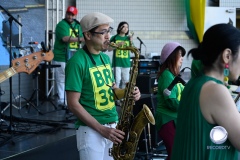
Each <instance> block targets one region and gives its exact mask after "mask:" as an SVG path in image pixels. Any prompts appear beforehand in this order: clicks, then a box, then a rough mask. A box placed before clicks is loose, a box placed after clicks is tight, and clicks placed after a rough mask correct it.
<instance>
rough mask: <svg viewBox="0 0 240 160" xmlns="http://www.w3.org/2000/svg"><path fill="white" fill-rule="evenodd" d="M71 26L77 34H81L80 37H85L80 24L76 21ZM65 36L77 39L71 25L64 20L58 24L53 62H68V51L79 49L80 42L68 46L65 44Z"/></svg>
mask: <svg viewBox="0 0 240 160" xmlns="http://www.w3.org/2000/svg"><path fill="white" fill-rule="evenodd" d="M71 25H72V27H73V28H74V29H75V32H76V33H77V34H79V37H83V35H82V28H81V26H80V24H79V23H77V22H76V21H74V22H73V23H71ZM65 36H71V37H76V35H75V34H74V32H73V30H72V29H71V27H70V25H69V23H68V22H67V21H66V20H64V19H63V20H62V21H60V22H59V23H58V24H57V26H56V29H55V43H54V49H53V53H54V58H53V60H55V61H59V62H66V61H67V56H68V55H67V49H76V50H78V49H79V42H71V43H68V44H67V43H65V42H63V41H62V38H63V37H65Z"/></svg>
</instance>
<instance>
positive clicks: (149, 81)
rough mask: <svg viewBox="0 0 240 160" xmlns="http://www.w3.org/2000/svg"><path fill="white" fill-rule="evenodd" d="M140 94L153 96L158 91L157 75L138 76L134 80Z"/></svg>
mask: <svg viewBox="0 0 240 160" xmlns="http://www.w3.org/2000/svg"><path fill="white" fill-rule="evenodd" d="M136 86H138V88H139V90H140V92H141V94H152V93H153V94H154V93H157V90H158V80H157V74H145V75H138V76H137V80H136Z"/></svg>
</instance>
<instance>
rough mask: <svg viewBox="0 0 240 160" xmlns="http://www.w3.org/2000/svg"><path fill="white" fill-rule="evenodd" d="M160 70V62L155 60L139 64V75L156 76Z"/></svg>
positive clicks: (141, 61)
mask: <svg viewBox="0 0 240 160" xmlns="http://www.w3.org/2000/svg"><path fill="white" fill-rule="evenodd" d="M158 69H159V61H153V60H147V59H144V60H140V61H139V63H138V73H139V74H155V73H157V72H158Z"/></svg>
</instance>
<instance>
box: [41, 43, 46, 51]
mask: <svg viewBox="0 0 240 160" xmlns="http://www.w3.org/2000/svg"><path fill="white" fill-rule="evenodd" d="M41 46H42V50H43V52H47V49H46V46H45V43H44V42H41Z"/></svg>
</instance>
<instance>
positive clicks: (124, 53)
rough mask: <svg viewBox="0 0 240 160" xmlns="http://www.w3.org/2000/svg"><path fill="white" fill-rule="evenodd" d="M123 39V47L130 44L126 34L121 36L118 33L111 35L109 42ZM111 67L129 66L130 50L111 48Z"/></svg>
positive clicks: (117, 41)
mask: <svg viewBox="0 0 240 160" xmlns="http://www.w3.org/2000/svg"><path fill="white" fill-rule="evenodd" d="M122 41H124V42H125V43H124V45H123V46H122V47H123V48H124V47H126V46H131V42H130V39H129V37H128V36H124V37H121V36H119V35H115V36H112V37H111V39H110V42H114V43H116V44H117V43H119V42H122ZM112 67H123V68H129V67H131V63H130V51H129V50H119V49H114V50H113V58H112Z"/></svg>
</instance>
